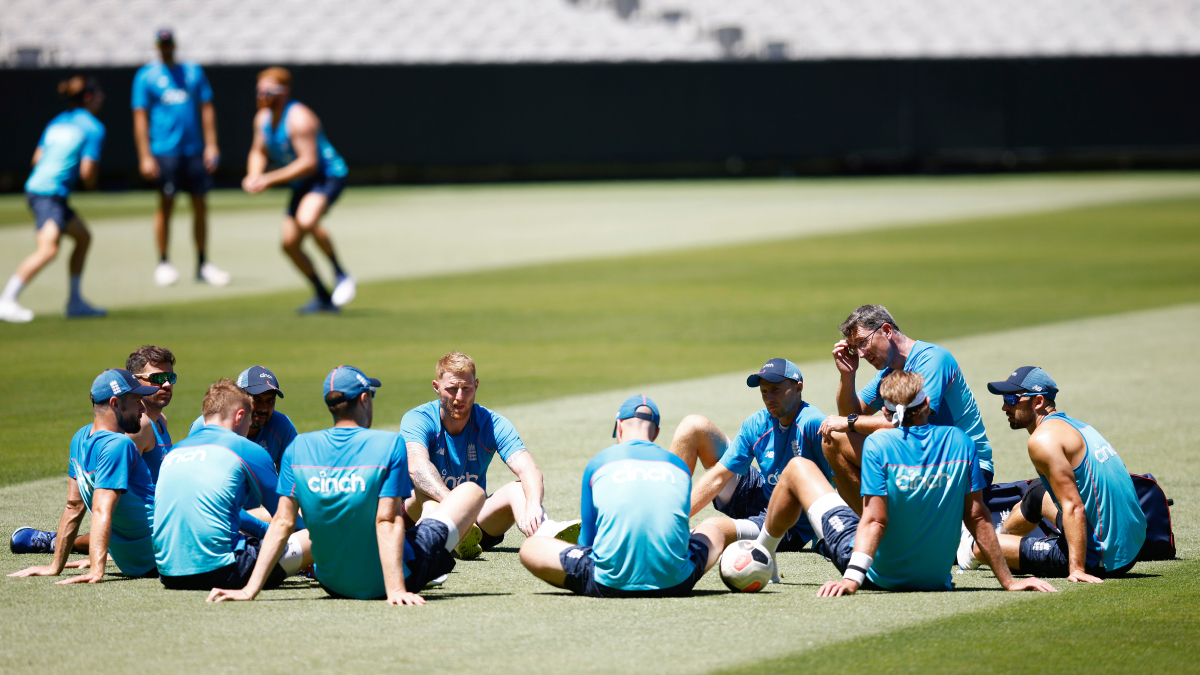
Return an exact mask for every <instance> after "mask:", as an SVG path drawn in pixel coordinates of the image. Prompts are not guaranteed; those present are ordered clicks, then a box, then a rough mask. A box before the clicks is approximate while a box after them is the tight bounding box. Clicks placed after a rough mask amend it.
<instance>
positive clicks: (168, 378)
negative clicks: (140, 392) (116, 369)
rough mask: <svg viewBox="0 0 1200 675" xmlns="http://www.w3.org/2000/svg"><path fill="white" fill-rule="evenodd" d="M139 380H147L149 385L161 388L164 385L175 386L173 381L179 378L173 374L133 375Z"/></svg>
mask: <svg viewBox="0 0 1200 675" xmlns="http://www.w3.org/2000/svg"><path fill="white" fill-rule="evenodd" d="M134 377H137V378H139V379H143V380H147V381H149V382H150V384H153V385H155V386H157V387H161V386H163V385H164V384H175V380H177V379H178V378H179V376H178V375H176V374H175V373H150V374H149V375H135V376H134Z"/></svg>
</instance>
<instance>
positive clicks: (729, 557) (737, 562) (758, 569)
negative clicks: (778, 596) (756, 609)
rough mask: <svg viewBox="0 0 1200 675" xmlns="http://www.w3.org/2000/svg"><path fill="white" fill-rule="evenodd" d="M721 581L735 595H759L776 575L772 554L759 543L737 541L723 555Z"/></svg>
mask: <svg viewBox="0 0 1200 675" xmlns="http://www.w3.org/2000/svg"><path fill="white" fill-rule="evenodd" d="M720 564H721V581H724V582H725V585H726V586H728V587H729V590H731V591H733V592H735V593H757V592H758V591H761V590H762V589H763V587H764V586H766V585H767V583H768V582H769V581H771V577H772V576H774V575H775V566H774V565H772V564H771V554H770V553H767V549H765V548H763V546H762V544H759V543H758V542H754V541H749V540H744V541H735V542H733V543H732V544H730V545H729V546H728V547H726V548H725V552H724V553H722V554H721V563H720Z"/></svg>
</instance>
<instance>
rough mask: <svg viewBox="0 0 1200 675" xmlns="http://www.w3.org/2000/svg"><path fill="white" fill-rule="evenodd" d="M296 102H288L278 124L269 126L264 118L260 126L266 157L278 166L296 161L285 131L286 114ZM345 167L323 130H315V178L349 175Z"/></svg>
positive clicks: (306, 178)
mask: <svg viewBox="0 0 1200 675" xmlns="http://www.w3.org/2000/svg"><path fill="white" fill-rule="evenodd" d="M296 103H298V101H289V102H288V104H287V106H285V107H284V109H283V114H282V115H280V116H279V124H277V125H275V126H271V118H270V117H269V116H265V115H264V117H265V118H266V122H264V123H263V125H262V133H263V137H264V138H265V139H266V144H267V157H269V158H270V159H271V161H272V162H275V163H276V164H278V165H280V166H286V165H288V164H291V163H292V162H294V161H296V151H295V149H294V148H292V137H291V134H289V133H288V130H287V119H288V114H289V113H291V111H292V106H294V105H296ZM349 171H350V170H349V169H348V168H347V167H346V162H345V160H343V159H342V156H341V155H339V154H338V151H337V150H334V149H333V144H331V143H330V142H329V139H328V138H326V137H325V128H324V127H320V128H318V129H317V172H316V174H315V175H316V176H334V177H342V176H345V175H346V174H347V173H349ZM311 178H312V176H306V177H304V178H298V179H296V180H294V181H292V182H291V186H292V187H298V186H300V185H301V184H303V183H304V181H306V180H309V179H311Z"/></svg>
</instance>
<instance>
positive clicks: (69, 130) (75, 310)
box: [0, 75, 105, 323]
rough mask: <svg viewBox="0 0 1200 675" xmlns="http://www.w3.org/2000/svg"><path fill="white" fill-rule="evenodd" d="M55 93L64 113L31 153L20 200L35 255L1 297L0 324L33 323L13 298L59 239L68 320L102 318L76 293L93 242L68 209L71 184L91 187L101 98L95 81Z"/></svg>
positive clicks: (75, 81) (82, 80) (74, 82)
mask: <svg viewBox="0 0 1200 675" xmlns="http://www.w3.org/2000/svg"><path fill="white" fill-rule="evenodd" d="M58 93H59V95H61V96H62V97H63V98H65V99H67V110H66V112H63V113H59V115H58V116H56V117H55V118H54V119H52V120H50V124H47V125H46V130H45V131H43V132H42V138H41V139H40V140H39V141H38V145H37V150H35V151H34V153H33V173H32V174H30V176H29V180H27V181H25V199H26V200H27V201H28V202H29V208H30V210H32V211H33V220H34V226H35V228H36V234H35V237H36V240H37V250H35V251H34V252H33V253H31V254H29V257H27V258H25V260H23V261H22V262H21V264H20V265H18V266H17V271H16V273H15V274H13V275H12V277H11V278H10V279H9V280H8V283H7V284H5V286H4V291H3V292H0V321H9V322H12V323H26V322H29V321H33V310H31V309H28V308H26V307H22V306H21V305H19V304H18V303H17V297H18V296H19V295H20V294H21V290H22V289H24V288H25V286H26V284H28V283H29V282H30V281H32V280H33V277H34V275H36V274H37V273H38V272H39V271H41V269H42V268H43V267H45V266H46V265H47V264H48V263H49V262H50V261H51V260H54V257H55V256H57V255H58V241H59V240H60V239H62V236H63V235H64V234H65V235H67V236H68V237H71V238H72V239H74V240H75V250H74V252H72V253H71V262H70V265H69V267H68V273H69V274H70V281H71V295H70V298H69V299H68V300H67V311H66V315H67V318H69V319H70V318H78V317H88V316H104V314H105V312H104V310H103V309H100V308H98V307H93V306H91V305H90V304H88V302H87V301H86V300H84V299H83V296H82V295H80V293H79V284H80V280H81V278H82V275H83V261H84V260H85V259H86V258H87V252H88V247H89V246H90V245H91V243H92V237H91V234H89V233H88V231H87V228H86V227H84V225H83V221H82V220H80V219H79V216H78V215H76V214H75V212H74V211H73V210H71V207H70V206H69V205H68V204H67V197H69V196H70V195H71V190H72V189H74V187H75V185H76V183H79V182H80V181H82V182H83V186H84V187H86V188H91V187H94V186H95V185H96V177H97V175H98V173H99V171H98V168H97V167H98V164H99V162H100V149H101V148H102V147H103V146H104V133H105V132H104V125H103V124H101V123H100V120H98V119H96V116H95V114H96V113H97V112H99V111H100V107H101V106H102V105H103V104H104V92H103V91H102V90H101V89H100V85H99V84H98V83H97V82H96V80H95V78H91V77H84V76H82V75H76V76H75V77H72V78H70V79H69V80H64V81H63V82H61V83H60V84H59V85H58Z"/></svg>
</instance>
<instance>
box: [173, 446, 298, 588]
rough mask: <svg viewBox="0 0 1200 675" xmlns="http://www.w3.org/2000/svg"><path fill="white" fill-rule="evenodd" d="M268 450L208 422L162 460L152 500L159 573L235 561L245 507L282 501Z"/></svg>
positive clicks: (180, 572)
mask: <svg viewBox="0 0 1200 675" xmlns="http://www.w3.org/2000/svg"><path fill="white" fill-rule="evenodd" d="M275 483H276V480H275V467H274V465H272V464H271V458H270V457H269V456H268V455H267V452H266V451H265V450H263V449H262V448H260V447H258V446H257V445H255V444H254V443H251V442H250V441H248V440H246V439H245V438H242V437H241V436H238V435H237V434H235V433H234V432H232V431H230V430H228V429H225V428H222V427H219V426H216V425H212V426H207V427H204V428H203V429H201V430H200V431H198V432H197V433H194V434H191V435H189V436H188V437H187V438H186V439H184V440H182V441H180V442H179V443H178V444H176V445H175V447H174V448H172V450H171V454H169V455H167V458H166V459H165V460H163V464H162V471H161V473H160V474H159V479H158V485H157V487H156V491H157V497H156V499H155V502H154V557H155V560H156V562H157V564H158V571H159V573H160V574H165V575H167V576H173V577H176V576H184V575H189V574H201V573H204V572H211V571H212V570H215V569H219V568H221V567H225V566H226V565H232V564H233V563H234V555H233V550H234V545H235V544H236V543H237V541H238V539H239V538H240V537H239V535H238V529H239V527H240V525H239V522H240V513H241V511H242V509H243V508H246V509H252V508H256V507H258V506H265V507H266V508H267V510H268V511H271V512H272V513H273V512H274V511H275V508H276V506H277V505H278V502H279V497H278V495H277V494H276V492H275V487H276V485H275Z"/></svg>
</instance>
